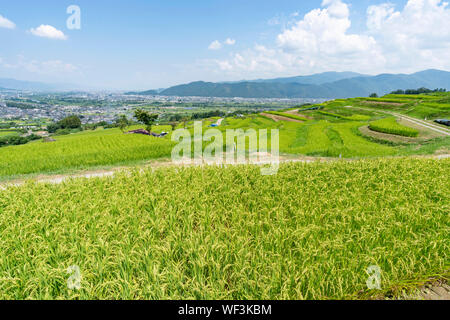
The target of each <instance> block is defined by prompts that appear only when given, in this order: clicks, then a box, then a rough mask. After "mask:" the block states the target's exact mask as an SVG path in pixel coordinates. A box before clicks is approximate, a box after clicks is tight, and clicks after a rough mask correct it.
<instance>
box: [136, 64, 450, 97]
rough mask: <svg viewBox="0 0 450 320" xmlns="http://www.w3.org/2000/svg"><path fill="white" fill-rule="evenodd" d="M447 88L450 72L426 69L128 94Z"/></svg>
mask: <svg viewBox="0 0 450 320" xmlns="http://www.w3.org/2000/svg"><path fill="white" fill-rule="evenodd" d="M421 87H426V88H430V89H435V88H445V89H447V90H450V72H447V71H441V70H434V69H430V70H425V71H421V72H416V73H413V74H380V75H377V76H369V75H363V74H358V73H354V72H326V73H320V74H314V75H310V76H298V77H288V78H276V79H259V80H251V81H240V82H218V83H213V82H204V81H197V82H192V83H188V84H182V85H178V86H174V87H171V88H168V89H165V90H162V91H160V90H148V91H143V92H130V93H129V94H141V95H162V96H198V97H228V98H233V97H241V98H330V99H337V98H352V97H366V96H368V95H370V94H372V93H376V94H378V95H384V94H387V93H390V92H392V91H394V90H397V89H403V90H405V89H417V88H421Z"/></svg>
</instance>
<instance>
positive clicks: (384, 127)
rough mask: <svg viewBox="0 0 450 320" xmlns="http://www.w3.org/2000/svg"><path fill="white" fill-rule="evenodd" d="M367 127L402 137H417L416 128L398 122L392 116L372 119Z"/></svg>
mask: <svg viewBox="0 0 450 320" xmlns="http://www.w3.org/2000/svg"><path fill="white" fill-rule="evenodd" d="M369 129H370V130H373V131H377V132H382V133H389V134H395V135H399V136H404V137H417V136H418V135H419V131H418V130H416V129H413V128H409V127H406V126H403V125H401V124H399V123H398V122H397V120H396V119H395V118H394V117H389V118H385V119H381V120H377V121H373V122H371V123H370V124H369Z"/></svg>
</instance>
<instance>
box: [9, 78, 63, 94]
mask: <svg viewBox="0 0 450 320" xmlns="http://www.w3.org/2000/svg"><path fill="white" fill-rule="evenodd" d="M0 87H3V88H7V89H15V90H32V91H47V90H56V89H57V87H56V86H55V85H51V84H47V83H42V82H34V81H22V80H16V79H5V78H0Z"/></svg>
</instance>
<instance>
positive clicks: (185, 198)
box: [0, 159, 450, 299]
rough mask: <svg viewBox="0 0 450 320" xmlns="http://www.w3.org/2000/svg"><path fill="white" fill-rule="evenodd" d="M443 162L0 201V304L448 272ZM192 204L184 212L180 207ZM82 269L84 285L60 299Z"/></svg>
mask: <svg viewBox="0 0 450 320" xmlns="http://www.w3.org/2000/svg"><path fill="white" fill-rule="evenodd" d="M449 170H450V160H442V161H437V160H418V159H395V160H392V159H391V160H364V161H357V162H332V163H313V164H300V163H296V164H285V165H282V166H281V168H280V171H279V173H278V174H277V175H275V176H261V174H260V170H259V168H258V167H254V166H244V167H230V168H226V169H223V168H185V169H175V168H163V169H160V170H157V171H155V172H152V171H151V170H146V171H144V172H143V173H139V172H135V173H133V174H132V175H131V176H130V175H128V174H123V175H121V176H118V177H117V178H115V179H111V178H107V179H91V180H76V181H70V182H67V183H64V184H62V185H46V186H43V185H34V184H29V185H26V186H24V187H21V188H20V191H19V189H18V188H11V189H8V190H6V191H0V195H1V196H0V234H2V237H1V239H0V252H1V253H2V254H1V255H0V278H1V281H0V298H1V299H24V298H28V299H42V298H43V299H60V298H80V299H90V298H95V299H98V298H100V299H142V298H144V299H173V298H174V299H177V298H178V299H179V298H182V299H190V298H192V299H322V298H346V297H351V296H352V295H353V294H355V293H357V292H360V291H363V292H367V287H366V280H367V278H368V275H367V274H366V272H365V270H366V268H367V267H368V266H370V265H378V266H379V267H380V268H381V270H382V288H383V290H384V289H388V288H391V287H392V286H394V285H395V286H396V285H399V284H402V283H405V281H407V280H418V279H425V278H427V277H429V276H431V275H437V274H441V275H442V274H443V273H445V270H448V268H449V257H448V253H449V251H450V246H449V242H448V234H449V232H450V221H449V216H448V212H449V210H450V207H449V203H450V198H449V195H450V184H449V181H448V179H445V177H446V175H447V174H448V172H449ZM187 204H189V205H187ZM71 265H78V266H79V267H80V269H81V273H82V277H83V280H82V284H81V285H82V289H81V290H80V291H78V292H76V291H69V290H68V289H67V285H66V283H67V278H68V277H69V275H68V274H67V273H66V271H67V268H68V267H69V266H71Z"/></svg>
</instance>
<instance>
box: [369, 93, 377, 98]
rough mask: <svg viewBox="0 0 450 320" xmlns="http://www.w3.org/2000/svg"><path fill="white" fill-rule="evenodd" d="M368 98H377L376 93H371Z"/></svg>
mask: <svg viewBox="0 0 450 320" xmlns="http://www.w3.org/2000/svg"><path fill="white" fill-rule="evenodd" d="M369 97H370V98H378V95H377V94H376V93H372V94H371V95H370V96H369Z"/></svg>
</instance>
